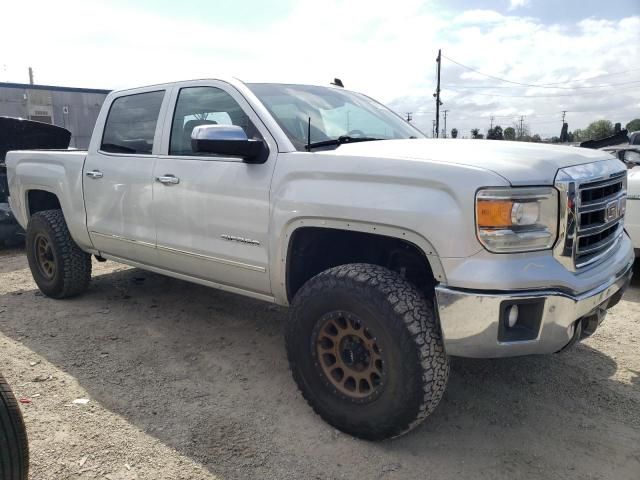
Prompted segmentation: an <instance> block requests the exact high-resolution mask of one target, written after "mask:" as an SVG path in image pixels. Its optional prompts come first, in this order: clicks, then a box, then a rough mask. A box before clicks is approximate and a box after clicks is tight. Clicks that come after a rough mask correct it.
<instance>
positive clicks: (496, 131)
mask: <svg viewBox="0 0 640 480" xmlns="http://www.w3.org/2000/svg"><path fill="white" fill-rule="evenodd" d="M487 140H504V136H503V135H502V127H501V126H500V125H496V126H495V127H493V128H490V129H489V130H488V131H487Z"/></svg>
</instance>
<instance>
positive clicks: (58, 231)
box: [27, 210, 91, 298]
mask: <svg viewBox="0 0 640 480" xmlns="http://www.w3.org/2000/svg"><path fill="white" fill-rule="evenodd" d="M27 259H28V260H29V267H30V269H31V274H32V275H33V279H34V280H35V282H36V284H37V285H38V288H39V289H40V290H41V291H42V293H44V294H45V295H47V296H49V297H52V298H66V297H72V296H74V295H78V294H80V293H82V292H84V291H85V290H86V289H87V287H88V286H89V281H90V280H91V255H89V254H88V253H85V252H83V251H82V250H81V249H80V247H78V245H77V244H76V242H74V241H73V239H72V238H71V234H70V233H69V229H68V228H67V224H66V222H65V220H64V216H63V215H62V211H61V210H46V211H43V212H38V213H35V214H34V215H33V216H32V217H31V219H30V220H29V226H28V227H27Z"/></svg>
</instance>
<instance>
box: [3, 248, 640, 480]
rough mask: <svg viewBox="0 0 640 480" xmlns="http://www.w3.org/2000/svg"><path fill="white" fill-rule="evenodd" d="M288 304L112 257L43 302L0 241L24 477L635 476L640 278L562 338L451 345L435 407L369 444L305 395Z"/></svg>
mask: <svg viewBox="0 0 640 480" xmlns="http://www.w3.org/2000/svg"><path fill="white" fill-rule="evenodd" d="M638 267H639V268H637V269H638V270H640V266H638ZM285 315H286V311H285V310H284V309H281V308H279V307H275V306H272V305H268V304H264V303H260V302H258V301H253V300H248V299H245V298H243V297H240V296H236V295H232V294H228V293H223V292H219V291H215V290H211V289H207V288H204V287H200V286H195V285H191V284H188V283H185V282H182V281H179V280H173V279H170V278H167V277H163V276H160V275H156V274H151V273H147V272H143V271H141V270H137V269H132V268H128V267H124V266H121V265H118V264H115V263H112V262H107V263H103V264H98V263H95V264H94V277H93V282H92V285H91V288H90V290H89V291H88V292H87V294H85V295H84V296H82V297H80V298H76V299H72V300H65V301H55V300H50V299H48V298H45V297H43V296H42V295H41V294H40V293H39V292H38V290H37V289H36V287H35V284H34V283H33V281H32V278H31V274H30V273H29V269H28V267H27V262H26V259H25V257H24V255H23V254H22V252H20V251H17V250H13V251H0V371H2V373H3V374H4V375H5V376H6V377H7V379H8V380H9V382H10V383H11V384H12V386H13V388H14V391H15V393H16V395H17V396H18V397H23V398H26V399H30V400H31V403H27V404H23V405H22V407H23V412H24V416H25V421H26V423H27V428H28V431H29V439H30V444H31V478H32V479H36V480H43V479H52V480H53V479H55V480H61V479H93V478H100V479H103V478H106V479H111V480H125V479H126V480H129V479H153V480H157V479H219V480H232V479H253V478H256V479H294V478H295V479H298V478H300V479H333V478H337V479H414V478H415V479H438V480H441V479H518V478H527V479H529V478H535V479H551V478H554V479H555V478H558V479H565V478H566V479H569V478H570V479H616V480H623V479H634V480H637V479H638V478H640V331H639V327H640V275H636V277H635V279H634V281H633V285H632V288H631V289H630V290H629V291H628V293H627V294H626V296H625V298H624V300H623V301H622V302H621V303H620V305H619V306H617V307H616V308H615V309H614V310H612V311H611V312H610V314H609V316H608V317H607V320H606V322H605V324H604V325H603V327H602V328H601V329H600V330H599V331H598V332H597V334H596V335H595V336H594V337H592V338H591V339H588V340H586V341H585V342H583V343H582V344H580V345H578V346H577V347H576V348H574V349H573V350H571V351H570V352H568V353H565V354H559V355H551V356H540V357H524V358H515V359H504V360H466V359H453V360H452V371H451V379H450V382H449V387H448V390H447V392H446V394H445V397H444V400H443V401H442V403H441V404H440V406H439V407H438V408H437V410H436V411H435V413H434V414H433V415H432V416H431V417H430V418H429V419H428V420H427V421H426V422H425V423H424V424H423V425H422V426H421V427H419V428H418V429H417V430H415V431H413V432H412V433H410V434H408V435H406V436H404V437H402V438H400V439H397V440H393V441H386V442H380V443H369V442H364V441H360V440H355V439H353V438H351V437H349V436H347V435H344V434H342V433H339V432H337V431H336V430H334V429H333V428H332V427H330V426H328V425H327V424H325V423H324V422H323V421H322V420H321V419H320V418H319V417H317V416H316V415H315V414H314V413H313V412H312V411H311V409H310V408H309V407H308V406H307V405H306V403H305V402H304V400H303V399H302V397H301V396H300V395H299V394H298V392H297V390H296V387H295V385H294V383H293V381H292V379H291V377H290V375H289V371H288V368H287V363H286V359H285V351H284V346H283V339H282V334H281V332H282V327H283V321H284V318H285ZM77 399H88V400H89V401H88V403H86V404H84V405H83V404H78V403H73V401H74V400H77Z"/></svg>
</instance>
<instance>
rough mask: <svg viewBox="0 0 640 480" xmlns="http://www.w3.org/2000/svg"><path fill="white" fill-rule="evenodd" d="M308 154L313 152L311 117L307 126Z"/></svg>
mask: <svg viewBox="0 0 640 480" xmlns="http://www.w3.org/2000/svg"><path fill="white" fill-rule="evenodd" d="M306 149H307V152H310V151H311V117H309V124H308V126H307V146H306Z"/></svg>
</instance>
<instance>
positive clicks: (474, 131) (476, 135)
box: [471, 128, 480, 138]
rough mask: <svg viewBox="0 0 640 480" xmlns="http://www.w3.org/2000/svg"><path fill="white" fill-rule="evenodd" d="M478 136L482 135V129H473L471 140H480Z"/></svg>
mask: <svg viewBox="0 0 640 480" xmlns="http://www.w3.org/2000/svg"><path fill="white" fill-rule="evenodd" d="M478 135H480V129H479V128H472V129H471V138H480V137H479V136H478Z"/></svg>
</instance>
